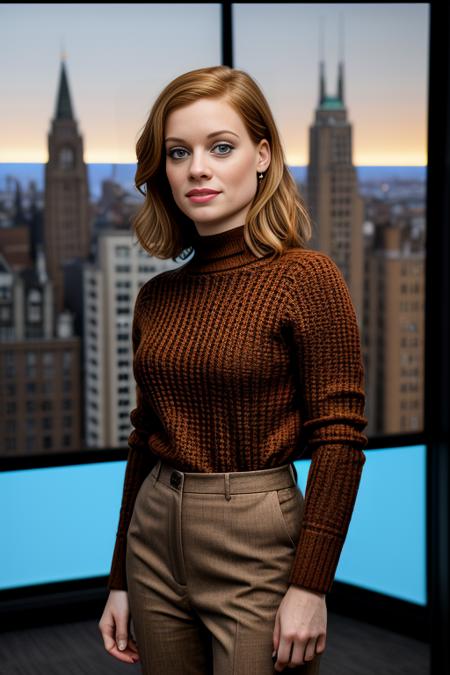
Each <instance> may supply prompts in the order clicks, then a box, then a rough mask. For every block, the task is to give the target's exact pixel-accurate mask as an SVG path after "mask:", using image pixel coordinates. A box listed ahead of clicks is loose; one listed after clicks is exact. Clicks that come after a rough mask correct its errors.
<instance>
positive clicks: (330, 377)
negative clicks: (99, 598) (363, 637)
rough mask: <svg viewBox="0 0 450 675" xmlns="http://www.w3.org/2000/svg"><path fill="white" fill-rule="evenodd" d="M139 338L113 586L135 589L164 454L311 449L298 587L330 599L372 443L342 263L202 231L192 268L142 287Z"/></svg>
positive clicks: (282, 454) (254, 458)
mask: <svg viewBox="0 0 450 675" xmlns="http://www.w3.org/2000/svg"><path fill="white" fill-rule="evenodd" d="M132 342H133V353H134V361H133V371H134V376H135V380H136V394H137V403H136V408H134V409H133V410H132V411H131V414H130V419H131V422H132V425H133V427H134V428H133V431H132V433H131V434H130V436H129V439H128V444H129V454H128V462H127V466H126V471H125V479H124V487H123V495H122V505H121V509H120V516H119V524H118V529H117V536H116V543H115V548H114V554H113V559H112V565H111V571H110V575H109V579H108V589H110V590H111V589H123V590H126V589H127V581H126V573H125V551H126V535H127V530H128V526H129V523H130V520H131V516H132V513H133V507H134V503H135V499H136V496H137V493H138V491H139V488H140V486H141V485H142V482H143V481H144V479H145V477H146V476H147V475H148V473H149V472H150V471H151V469H152V467H153V466H154V465H155V463H156V462H157V460H158V458H159V457H161V458H163V459H165V460H167V461H168V462H169V463H170V464H171V465H173V466H174V467H175V468H177V469H179V470H180V471H204V472H225V471H253V470H256V469H267V468H270V467H275V466H279V465H281V464H287V463H289V462H292V461H294V460H297V459H299V458H300V457H301V456H302V454H303V452H304V450H305V448H306V447H308V449H309V450H310V451H311V452H312V461H311V465H310V470H309V473H308V480H307V485H306V490H305V495H304V496H305V504H304V512H303V520H302V525H301V533H300V539H299V542H298V546H297V550H296V555H295V558H294V562H293V565H292V568H291V573H290V577H289V582H290V583H293V584H296V585H299V586H301V587H303V588H307V589H310V590H314V591H318V592H321V593H327V592H328V591H329V590H330V588H331V586H332V583H333V580H334V575H335V571H336V567H337V565H338V561H339V557H340V553H341V550H342V547H343V544H344V540H345V537H346V534H347V530H348V526H349V523H350V518H351V515H352V512H353V507H354V504H355V499H356V494H357V491H358V487H359V482H360V478H361V472H362V468H363V465H364V463H365V459H366V458H365V454H364V452H363V449H364V448H365V447H366V445H367V437H366V436H365V435H363V433H362V431H363V430H364V428H365V427H366V425H367V419H366V417H364V404H365V393H364V371H363V364H362V358H361V350H360V336H359V329H358V325H357V322H356V316H355V310H354V307H353V304H352V301H351V298H350V294H349V291H348V288H347V285H346V283H345V281H344V278H343V276H342V274H341V272H340V270H339V268H338V267H337V265H336V264H335V263H334V261H333V260H332V259H331V258H330V257H329V256H328V255H326V254H325V253H321V252H318V251H314V250H309V249H301V248H291V249H289V250H288V251H286V252H285V253H284V254H283V255H282V256H281V257H279V258H278V259H277V258H276V256H274V255H272V254H267V255H266V256H264V257H263V258H257V257H256V256H254V255H253V253H252V252H251V251H250V250H249V249H248V247H247V246H246V244H245V240H244V225H241V226H240V227H236V228H234V229H232V230H229V231H228V232H223V233H220V234H214V235H203V236H201V235H198V234H197V235H196V243H195V255H194V257H193V258H191V260H190V261H189V262H187V263H185V264H184V265H183V266H180V267H179V268H177V269H172V270H166V271H164V272H162V273H160V274H158V275H156V276H155V277H153V278H151V279H149V280H148V281H147V282H146V283H145V284H144V285H143V286H142V287H141V289H140V290H139V293H138V295H137V298H136V302H135V307H134V316H133V326H132ZM149 545H150V546H151V542H149Z"/></svg>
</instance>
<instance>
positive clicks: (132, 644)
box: [128, 638, 139, 654]
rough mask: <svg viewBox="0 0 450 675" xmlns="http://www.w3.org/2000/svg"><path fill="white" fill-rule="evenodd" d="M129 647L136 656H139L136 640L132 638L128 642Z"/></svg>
mask: <svg viewBox="0 0 450 675" xmlns="http://www.w3.org/2000/svg"><path fill="white" fill-rule="evenodd" d="M128 647H129V648H130V649H131V651H133V652H134V653H135V654H139V652H138V647H137V642H136V640H134V638H130V639H129V640H128Z"/></svg>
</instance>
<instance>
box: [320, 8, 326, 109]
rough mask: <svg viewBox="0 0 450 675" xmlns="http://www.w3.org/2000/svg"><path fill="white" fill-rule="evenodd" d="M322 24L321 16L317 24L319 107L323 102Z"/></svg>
mask: <svg viewBox="0 0 450 675" xmlns="http://www.w3.org/2000/svg"><path fill="white" fill-rule="evenodd" d="M324 22H325V19H324V17H323V16H321V17H320V23H319V62H320V66H319V67H320V76H319V77H320V82H319V106H321V105H322V103H323V102H324V100H325V97H326V94H325V64H324V55H323V51H324V50H323V46H324V45H323V32H324Z"/></svg>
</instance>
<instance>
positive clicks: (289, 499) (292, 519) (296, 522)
mask: <svg viewBox="0 0 450 675" xmlns="http://www.w3.org/2000/svg"><path fill="white" fill-rule="evenodd" d="M271 496H272V501H273V508H274V510H275V512H276V514H277V520H278V525H279V531H280V536H281V537H282V538H284V541H285V542H286V543H287V544H289V545H290V546H291V547H292V548H296V547H297V543H298V540H299V537H300V529H301V524H302V519H303V510H304V497H303V493H302V491H301V490H300V488H299V487H298V485H292V486H291V487H287V488H281V489H280V490H273V492H272V493H271Z"/></svg>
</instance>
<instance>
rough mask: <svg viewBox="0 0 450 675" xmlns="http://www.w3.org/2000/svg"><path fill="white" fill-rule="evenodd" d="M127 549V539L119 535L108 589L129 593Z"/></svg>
mask: <svg viewBox="0 0 450 675" xmlns="http://www.w3.org/2000/svg"><path fill="white" fill-rule="evenodd" d="M126 548H127V539H126V536H123V535H117V536H116V543H115V546H114V553H113V557H112V563H111V571H110V573H109V577H108V582H107V586H106V587H107V589H108V590H110V591H112V590H118V591H127V590H128V584H127V574H126Z"/></svg>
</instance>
